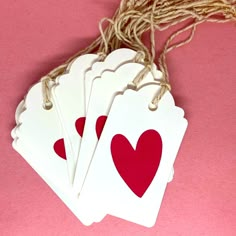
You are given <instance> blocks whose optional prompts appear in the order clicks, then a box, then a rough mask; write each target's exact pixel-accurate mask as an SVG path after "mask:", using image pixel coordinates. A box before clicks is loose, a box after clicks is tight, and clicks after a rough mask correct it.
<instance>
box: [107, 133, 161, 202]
mask: <svg viewBox="0 0 236 236" xmlns="http://www.w3.org/2000/svg"><path fill="white" fill-rule="evenodd" d="M111 154H112V158H113V162H114V164H115V167H116V169H117V171H118V173H119V174H120V176H121V178H122V179H123V180H124V182H125V183H126V184H127V185H128V187H129V188H130V189H131V190H132V191H133V192H134V193H135V194H136V195H137V196H138V197H140V198H141V197H142V196H143V194H144V193H145V192H146V190H147V189H148V187H149V186H150V184H151V182H152V180H153V178H154V177H155V175H156V172H157V170H158V167H159V164H160V161H161V154H162V140H161V136H160V134H159V133H158V132H157V131H155V130H147V131H145V132H143V133H142V135H141V136H140V137H139V139H138V142H137V145H136V150H134V149H133V147H132V146H131V144H130V142H129V140H128V139H127V138H126V137H125V136H123V135H122V134H117V135H115V136H114V137H113V138H112V141H111Z"/></svg>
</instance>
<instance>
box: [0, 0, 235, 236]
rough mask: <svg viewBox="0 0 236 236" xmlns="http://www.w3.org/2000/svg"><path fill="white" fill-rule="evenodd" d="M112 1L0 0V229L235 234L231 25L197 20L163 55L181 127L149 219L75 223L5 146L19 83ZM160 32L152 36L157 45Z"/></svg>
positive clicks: (83, 41) (69, 48)
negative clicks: (183, 121) (182, 41)
mask: <svg viewBox="0 0 236 236" xmlns="http://www.w3.org/2000/svg"><path fill="white" fill-rule="evenodd" d="M117 6H118V0H113V1H108V0H99V1H92V0H87V1H82V0H80V1H79V0H70V1H66V0H57V1H53V0H51V1H48V0H47V1H46V0H43V1H30V0H21V1H15V0H8V1H2V4H1V7H0V30H1V33H0V56H1V63H0V73H1V79H0V95H1V96H0V108H1V109H0V154H1V159H0V189H1V192H0V235H45V236H46V235H82V236H87V235H93V236H94V235H95V236H97V235H103V236H106V235H109V236H110V235H114V236H116V235H117V236H118V235H134V236H145V235H149V236H152V235H160V236H168V235H182V236H191V235H196V236H198V235H208V236H209V235H210V236H211V235H212V236H217V235H224V236H229V235H235V232H236V224H235V221H236V200H235V199H236V185H235V181H236V157H235V154H236V145H235V140H236V132H235V131H236V112H235V108H236V107H235V105H236V92H235V91H236V85H235V84H236V82H235V75H236V73H235V67H236V27H235V24H233V23H227V24H219V25H218V24H211V23H207V24H204V25H201V26H200V27H199V28H198V30H197V33H196V36H195V38H194V40H193V41H192V42H191V43H190V44H189V45H187V46H185V47H183V48H181V49H177V50H175V51H173V52H172V53H170V55H169V56H168V62H169V70H170V80H171V84H172V88H173V90H172V91H173V95H174V96H175V98H176V103H177V105H178V106H180V107H182V108H184V110H185V112H186V118H187V119H188V121H189V127H188V130H187V133H186V136H185V138H184V141H183V144H182V146H181V149H180V151H179V155H178V157H177V160H176V163H175V177H174V181H173V182H172V183H170V184H169V185H168V188H167V190H166V194H165V197H164V200H163V203H162V207H161V210H160V213H159V216H158V220H157V223H156V225H155V227H153V228H150V229H148V228H144V227H141V226H139V225H135V224H133V223H130V222H126V221H123V220H121V219H117V218H115V217H111V216H107V217H106V218H105V220H103V221H102V222H101V223H98V224H94V225H92V226H91V227H85V226H83V225H82V224H81V223H80V222H79V221H78V220H77V219H76V217H75V216H74V215H73V214H72V213H71V212H70V211H69V210H68V209H67V207H66V206H65V205H64V204H63V203H62V202H61V201H60V200H59V199H58V197H57V196H56V195H55V194H54V193H53V192H52V191H51V190H50V188H49V187H48V186H47V185H46V184H45V183H44V182H43V181H42V180H41V178H40V177H39V176H38V175H37V174H36V173H35V172H34V171H33V170H32V169H31V167H30V166H29V165H28V164H27V163H26V162H25V161H24V160H23V159H22V158H21V157H20V155H18V154H17V153H16V152H15V151H14V150H13V149H12V147H11V142H12V139H11V137H10V131H11V129H12V128H13V126H14V112H15V108H16V106H17V104H18V103H19V101H20V100H21V99H22V98H23V96H24V95H25V94H26V92H27V90H28V88H29V87H30V86H31V85H32V84H34V83H35V82H37V81H38V80H39V79H40V77H41V76H43V75H45V74H46V73H47V72H48V71H49V70H50V69H52V68H54V67H55V66H57V65H59V64H61V63H62V62H63V61H65V60H66V59H67V58H68V57H69V56H71V55H72V54H74V53H75V52H77V51H78V50H80V49H82V48H84V47H85V46H86V45H88V43H89V42H91V41H92V40H93V39H94V38H95V37H96V36H97V35H98V22H99V19H101V18H102V17H104V16H112V14H113V13H114V10H115V9H116V8H117ZM164 38H165V37H164V36H163V34H161V35H160V36H159V34H157V43H159V42H162V41H163V39H164Z"/></svg>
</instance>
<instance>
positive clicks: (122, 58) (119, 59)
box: [85, 48, 137, 111]
mask: <svg viewBox="0 0 236 236" xmlns="http://www.w3.org/2000/svg"><path fill="white" fill-rule="evenodd" d="M136 55H137V52H136V51H133V50H131V49H128V48H120V49H117V50H115V51H112V52H111V53H110V54H109V55H108V56H107V57H106V58H105V60H104V61H103V62H95V63H94V64H93V65H92V68H91V70H89V71H87V72H86V74H85V104H86V111H87V109H88V103H89V98H90V93H91V89H92V83H93V80H94V79H95V78H96V77H100V76H101V75H102V73H103V72H104V71H105V70H111V71H114V70H116V69H117V68H118V67H119V66H121V65H122V64H124V63H128V62H132V61H134V58H135V56H136Z"/></svg>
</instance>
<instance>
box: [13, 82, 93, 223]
mask: <svg viewBox="0 0 236 236" xmlns="http://www.w3.org/2000/svg"><path fill="white" fill-rule="evenodd" d="M42 101H43V100H42V89H41V83H38V84H36V85H34V86H33V87H32V88H31V89H30V91H29V93H28V94H27V96H26V99H25V102H24V103H22V102H21V103H20V104H19V106H18V108H17V111H16V123H18V126H17V127H16V128H15V129H14V132H13V133H14V141H13V147H14V149H15V150H16V151H18V152H19V153H20V154H21V155H22V157H23V158H24V159H25V160H26V161H27V162H28V163H29V164H30V165H31V166H32V167H33V168H34V170H35V171H36V172H37V173H38V174H39V175H40V176H41V177H42V178H43V179H44V181H45V182H46V183H47V184H48V185H49V186H50V187H51V188H52V190H53V191H54V192H55V193H56V194H57V195H58V196H59V197H60V198H61V199H62V201H63V202H64V203H65V204H66V205H67V206H68V207H69V208H70V209H71V211H72V212H73V213H74V214H75V215H76V216H77V217H78V218H79V219H81V215H82V214H84V213H83V211H82V210H80V208H79V207H78V196H76V195H75V194H73V191H72V183H71V181H70V180H69V178H68V167H67V161H66V160H65V159H63V158H61V157H60V156H59V155H58V154H57V150H56V149H55V141H56V140H58V139H59V138H60V137H61V135H62V130H61V124H60V120H59V118H58V116H57V112H56V109H55V108H54V107H53V108H52V109H51V110H44V109H43V106H42ZM87 217H88V219H86V221H88V220H89V221H93V218H94V216H93V214H91V215H90V216H88V214H87Z"/></svg>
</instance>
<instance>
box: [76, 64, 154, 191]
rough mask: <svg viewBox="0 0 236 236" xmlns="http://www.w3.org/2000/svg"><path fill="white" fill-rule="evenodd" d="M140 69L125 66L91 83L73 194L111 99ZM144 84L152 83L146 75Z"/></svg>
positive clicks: (98, 135) (87, 165)
mask: <svg viewBox="0 0 236 236" xmlns="http://www.w3.org/2000/svg"><path fill="white" fill-rule="evenodd" d="M143 69H144V65H141V64H138V63H126V64H124V65H122V66H120V67H119V68H118V69H117V70H116V71H115V72H112V71H105V72H104V73H103V74H102V76H101V78H97V79H95V80H94V82H93V87H92V91H91V95H90V100H89V106H88V111H87V114H86V123H85V126H84V133H83V139H82V142H81V147H80V151H79V159H78V161H77V166H76V174H75V179H74V183H73V187H74V189H75V192H76V193H79V192H80V191H81V188H82V186H83V183H84V180H85V177H86V173H87V170H88V168H89V164H90V162H91V160H92V157H93V153H94V150H95V148H96V145H97V142H98V139H99V137H100V135H101V132H102V129H103V126H104V124H105V122H106V118H107V115H108V112H109V110H110V107H111V104H112V101H113V99H114V97H115V95H116V94H117V93H118V92H121V91H123V90H124V89H126V87H127V84H128V83H129V82H131V81H132V80H133V79H134V78H135V77H136V76H137V74H138V73H139V72H140V71H141V70H143ZM156 74H158V73H156ZM144 81H146V82H151V81H154V78H153V76H152V73H151V72H149V73H148V75H147V76H146V77H145V79H144V80H143V81H142V83H143V82H144Z"/></svg>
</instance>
